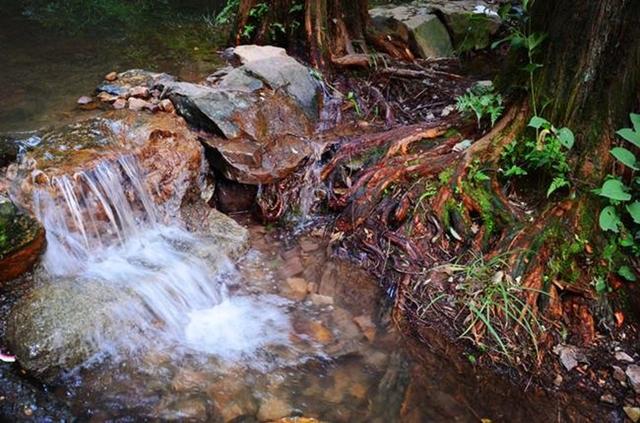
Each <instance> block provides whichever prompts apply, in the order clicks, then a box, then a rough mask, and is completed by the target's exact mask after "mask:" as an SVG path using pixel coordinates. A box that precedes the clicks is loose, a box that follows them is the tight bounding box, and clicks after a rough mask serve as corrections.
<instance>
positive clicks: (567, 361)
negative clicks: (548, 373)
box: [553, 344, 586, 371]
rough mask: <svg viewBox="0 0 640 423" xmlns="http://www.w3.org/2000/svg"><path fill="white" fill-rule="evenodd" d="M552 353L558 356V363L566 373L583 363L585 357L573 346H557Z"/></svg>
mask: <svg viewBox="0 0 640 423" xmlns="http://www.w3.org/2000/svg"><path fill="white" fill-rule="evenodd" d="M553 352H554V353H555V354H557V355H559V356H560V362H561V363H562V365H563V366H564V368H565V369H567V371H571V370H572V369H574V368H575V367H576V366H577V365H578V363H585V362H586V357H585V356H584V354H583V353H582V352H581V351H580V349H579V348H578V347H576V346H574V345H565V344H558V345H556V346H555V347H554V348H553Z"/></svg>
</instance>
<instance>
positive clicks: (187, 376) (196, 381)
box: [171, 369, 209, 392]
mask: <svg viewBox="0 0 640 423" xmlns="http://www.w3.org/2000/svg"><path fill="white" fill-rule="evenodd" d="M208 384H209V378H208V377H207V375H206V374H204V373H202V372H194V371H192V370H186V369H180V370H179V371H178V374H176V376H175V377H174V378H173V381H172V382H171V387H172V388H173V389H174V390H175V391H176V392H186V391H191V390H203V389H204V388H205V387H206V386H207V385H208Z"/></svg>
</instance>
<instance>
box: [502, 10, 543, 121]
mask: <svg viewBox="0 0 640 423" xmlns="http://www.w3.org/2000/svg"><path fill="white" fill-rule="evenodd" d="M533 3H534V0H525V1H523V2H522V9H520V8H517V7H514V5H513V4H512V3H511V2H509V3H505V4H504V5H503V6H502V7H501V8H500V12H499V14H500V16H501V18H502V20H503V21H504V22H505V23H506V24H507V26H508V28H509V35H508V36H506V37H505V38H503V39H501V40H499V41H496V42H495V43H493V45H492V47H493V48H495V47H498V46H499V45H501V44H503V43H505V42H508V43H509V44H510V45H511V47H512V48H514V49H518V50H524V51H525V52H526V55H527V63H526V64H525V65H524V66H523V67H522V70H524V71H525V72H526V73H527V75H528V79H529V90H530V94H531V105H532V107H533V114H534V115H536V116H537V115H538V112H540V110H538V103H537V96H536V92H535V84H534V78H533V76H534V74H535V72H536V71H537V70H538V69H540V68H541V67H542V64H541V63H538V62H537V61H536V56H538V52H539V50H540V46H541V45H542V43H543V42H544V40H545V39H546V38H547V35H546V34H542V33H539V32H533V31H532V29H531V17H530V11H531V6H532V5H533Z"/></svg>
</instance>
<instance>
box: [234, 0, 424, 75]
mask: <svg viewBox="0 0 640 423" xmlns="http://www.w3.org/2000/svg"><path fill="white" fill-rule="evenodd" d="M368 3H369V2H368V0H349V1H342V0H304V1H302V0H273V1H272V2H271V4H270V5H269V6H268V8H265V7H263V6H261V5H266V3H265V2H260V1H259V0H241V2H240V8H239V10H238V19H237V22H236V34H235V43H236V44H246V43H251V42H253V43H258V44H276V45H282V46H284V47H286V48H287V49H289V50H293V51H294V52H296V53H297V54H299V55H302V56H306V57H307V58H308V59H309V61H310V62H311V63H312V64H313V65H314V66H317V67H326V66H327V65H331V64H340V65H345V64H349V63H353V60H351V61H350V60H345V59H344V58H345V57H347V58H350V57H356V56H357V55H361V57H362V56H366V55H368V54H369V53H370V51H369V49H368V47H367V42H368V43H370V44H371V45H373V46H374V47H375V48H377V49H378V50H380V51H382V52H384V53H387V54H390V55H391V56H393V57H398V58H403V59H412V58H413V56H412V55H411V53H410V51H409V49H408V48H407V47H406V46H403V45H399V44H397V43H396V42H394V41H391V40H388V39H386V38H385V37H383V36H381V35H380V34H377V33H376V32H375V31H373V29H372V28H371V27H370V26H369V25H367V24H368V21H369V7H368ZM341 59H342V60H341ZM359 62H361V61H359ZM359 62H358V63H359Z"/></svg>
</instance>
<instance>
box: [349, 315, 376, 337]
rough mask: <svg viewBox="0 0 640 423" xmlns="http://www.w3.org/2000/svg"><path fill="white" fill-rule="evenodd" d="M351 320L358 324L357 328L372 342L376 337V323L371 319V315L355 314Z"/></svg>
mask: <svg viewBox="0 0 640 423" xmlns="http://www.w3.org/2000/svg"><path fill="white" fill-rule="evenodd" d="M353 321H354V322H355V324H356V325H358V328H360V330H361V331H362V333H363V334H364V336H365V337H366V338H367V339H368V340H369V342H373V340H374V339H375V338H376V325H374V324H373V322H372V321H371V317H369V316H365V315H362V316H357V317H354V318H353Z"/></svg>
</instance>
